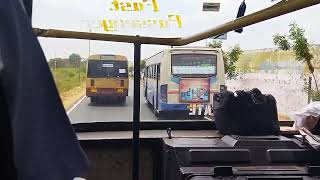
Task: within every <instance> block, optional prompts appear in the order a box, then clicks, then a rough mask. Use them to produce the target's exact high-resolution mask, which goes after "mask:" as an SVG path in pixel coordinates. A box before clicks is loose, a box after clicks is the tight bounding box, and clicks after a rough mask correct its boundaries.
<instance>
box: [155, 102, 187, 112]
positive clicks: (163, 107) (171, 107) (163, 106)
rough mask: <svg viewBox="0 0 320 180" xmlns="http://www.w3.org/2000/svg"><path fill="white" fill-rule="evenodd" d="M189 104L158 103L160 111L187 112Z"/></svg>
mask: <svg viewBox="0 0 320 180" xmlns="http://www.w3.org/2000/svg"><path fill="white" fill-rule="evenodd" d="M188 106H189V104H167V103H160V111H189V109H188Z"/></svg>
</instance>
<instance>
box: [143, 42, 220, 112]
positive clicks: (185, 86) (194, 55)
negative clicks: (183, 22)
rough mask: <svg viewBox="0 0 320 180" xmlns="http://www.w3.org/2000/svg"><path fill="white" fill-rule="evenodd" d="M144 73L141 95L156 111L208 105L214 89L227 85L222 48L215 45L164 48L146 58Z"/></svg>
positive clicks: (181, 109)
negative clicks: (209, 46) (214, 46)
mask: <svg viewBox="0 0 320 180" xmlns="http://www.w3.org/2000/svg"><path fill="white" fill-rule="evenodd" d="M144 74H145V76H144V95H145V98H146V101H147V102H148V103H149V104H150V105H152V107H153V111H154V114H155V115H159V114H160V113H162V112H166V111H190V107H195V105H196V106H199V105H200V106H202V107H207V106H208V105H212V96H213V95H214V93H216V92H218V91H220V90H221V89H225V88H226V87H225V71H224V63H223V57H222V51H221V49H216V48H208V47H174V48H170V49H166V50H163V51H161V52H159V53H157V54H155V55H154V56H152V57H150V58H148V59H147V60H146V68H145V72H144ZM210 107H211V106H210ZM204 109H205V108H203V110H204Z"/></svg>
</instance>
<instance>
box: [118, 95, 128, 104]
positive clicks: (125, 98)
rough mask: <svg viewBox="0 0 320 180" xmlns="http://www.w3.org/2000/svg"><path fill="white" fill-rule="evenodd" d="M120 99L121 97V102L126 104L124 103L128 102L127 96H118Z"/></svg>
mask: <svg viewBox="0 0 320 180" xmlns="http://www.w3.org/2000/svg"><path fill="white" fill-rule="evenodd" d="M118 99H119V102H120V103H121V104H124V103H126V100H127V97H126V96H124V97H118Z"/></svg>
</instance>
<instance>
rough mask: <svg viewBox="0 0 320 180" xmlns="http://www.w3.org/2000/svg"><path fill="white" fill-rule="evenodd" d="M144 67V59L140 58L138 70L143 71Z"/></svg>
mask: <svg viewBox="0 0 320 180" xmlns="http://www.w3.org/2000/svg"><path fill="white" fill-rule="evenodd" d="M145 67H146V60H141V62H140V71H143V70H144V68H145Z"/></svg>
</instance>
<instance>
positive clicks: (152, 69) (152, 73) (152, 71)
mask: <svg viewBox="0 0 320 180" xmlns="http://www.w3.org/2000/svg"><path fill="white" fill-rule="evenodd" d="M153 76H154V65H152V66H151V78H152V79H153V78H154V77H153Z"/></svg>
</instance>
